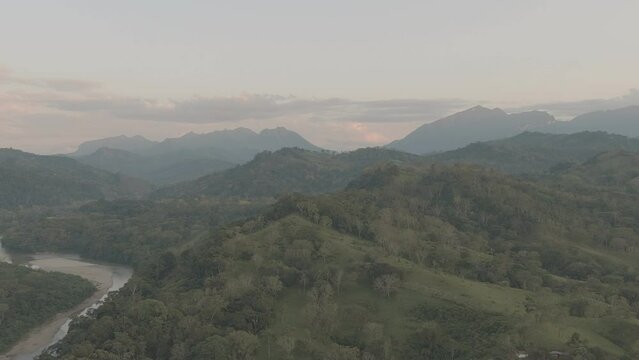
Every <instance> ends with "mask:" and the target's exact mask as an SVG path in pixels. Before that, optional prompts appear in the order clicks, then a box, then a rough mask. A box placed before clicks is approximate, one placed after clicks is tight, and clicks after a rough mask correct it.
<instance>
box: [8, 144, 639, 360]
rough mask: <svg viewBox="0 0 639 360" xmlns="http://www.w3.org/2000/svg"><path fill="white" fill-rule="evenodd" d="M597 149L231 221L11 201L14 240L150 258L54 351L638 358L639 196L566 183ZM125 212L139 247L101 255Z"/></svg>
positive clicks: (307, 199) (295, 197)
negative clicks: (547, 171) (63, 210)
mask: <svg viewBox="0 0 639 360" xmlns="http://www.w3.org/2000/svg"><path fill="white" fill-rule="evenodd" d="M615 154H623V153H615ZM613 155H614V154H611V155H610V156H613ZM602 156H603V155H602ZM596 164H597V161H596V159H593V160H592V161H589V162H586V163H584V164H581V165H578V166H575V167H571V168H569V169H565V170H563V171H562V172H561V175H548V178H540V179H537V180H530V179H529V180H523V179H519V178H516V177H512V176H509V175H504V174H502V173H499V172H497V171H495V170H490V169H485V168H481V167H476V166H470V165H452V166H451V165H429V164H426V165H419V164H417V165H413V166H406V165H402V164H399V165H398V164H395V163H386V164H383V165H379V166H377V167H374V168H373V169H369V170H368V171H366V172H365V173H364V174H363V175H362V176H360V177H358V178H357V179H356V180H354V181H352V182H351V183H350V184H349V185H348V187H347V188H346V189H345V190H343V191H339V192H336V193H333V194H325V195H316V196H309V195H302V194H291V195H286V196H283V197H281V198H280V199H279V200H278V201H277V203H275V204H273V205H272V206H270V207H268V208H267V209H266V210H265V211H262V212H260V213H259V214H258V215H255V216H253V217H251V218H250V219H247V220H243V221H238V222H234V223H227V224H226V225H223V226H217V224H218V223H216V222H214V223H213V224H212V225H211V226H204V224H205V222H204V221H199V220H197V218H195V220H194V218H193V217H192V214H190V213H189V211H188V210H185V214H190V215H185V216H182V217H181V216H174V215H175V214H171V215H170V216H168V215H165V216H162V215H160V214H162V211H160V212H159V213H155V214H154V213H153V211H150V212H149V211H147V210H143V209H140V208H137V209H136V207H138V206H140V207H143V206H151V208H153V207H155V206H160V205H157V204H155V203H154V205H149V204H151V203H150V202H149V203H146V205H144V204H145V203H141V202H129V203H126V206H123V203H122V202H107V201H103V202H99V203H95V204H93V205H87V206H85V207H83V208H82V209H81V210H79V211H77V212H74V213H73V215H72V216H73V217H75V220H69V218H68V217H35V218H34V217H32V216H25V217H17V218H14V219H13V222H12V224H11V225H10V226H9V229H8V232H7V233H8V236H7V237H6V239H5V243H6V244H7V245H8V246H12V247H15V246H17V247H20V246H21V245H20V244H29V245H28V246H29V247H30V248H31V249H38V250H42V249H48V248H50V247H53V248H54V249H59V248H61V247H64V246H67V245H66V244H69V245H68V246H70V247H71V248H73V247H78V248H79V249H83V246H84V248H92V249H94V250H92V251H96V250H97V249H109V250H108V251H106V252H104V253H100V252H97V251H96V252H93V253H91V252H88V253H87V254H88V255H90V256H96V257H97V256H100V257H105V256H106V257H107V258H112V259H114V260H121V261H127V260H130V259H132V256H134V257H135V258H136V259H139V258H140V257H143V258H144V259H145V260H144V261H140V262H139V263H138V264H137V271H136V274H135V275H134V277H133V279H132V280H131V281H130V282H129V283H128V284H127V285H126V286H125V288H124V289H123V290H122V291H120V292H119V293H118V294H117V295H116V296H113V297H112V298H111V300H110V301H109V302H107V304H106V305H104V306H103V307H101V308H100V309H99V310H97V311H96V312H95V313H94V314H93V316H92V317H91V318H86V319H79V320H77V321H76V322H75V323H74V326H73V327H72V329H71V332H70V333H69V335H68V336H67V338H66V339H65V340H64V341H62V342H61V343H60V344H58V346H57V347H56V350H55V352H53V353H50V354H47V355H43V356H42V358H43V359H49V358H60V359H80V358H92V359H123V358H131V359H253V358H256V359H286V358H292V359H421V358H426V359H442V358H451V357H452V358H454V359H511V358H513V356H514V354H516V353H517V352H519V351H523V352H526V353H528V354H533V355H534V354H538V355H539V356H542V354H547V353H548V352H550V351H560V352H564V353H567V354H568V353H570V354H572V355H573V358H575V359H633V358H636V356H637V355H638V354H637V347H636V346H637V344H636V335H635V334H637V333H638V332H639V320H637V314H638V313H639V286H638V285H637V280H638V279H639V273H637V271H636V268H635V264H636V261H635V260H634V251H635V250H636V249H637V245H638V244H639V235H638V234H639V233H638V231H639V223H637V222H636V220H635V219H637V218H638V217H637V216H636V215H637V211H639V207H637V205H636V204H637V203H639V202H637V200H639V199H636V198H635V196H636V195H634V194H633V193H631V192H626V191H625V190H623V189H624V188H620V187H618V186H616V185H615V186H611V185H610V183H608V182H603V183H597V184H590V183H588V182H581V186H582V187H581V188H574V187H573V186H571V184H572V183H573V182H574V181H576V180H575V179H579V178H580V176H585V177H586V178H590V175H583V174H590V173H591V171H595V170H596V169H597V166H595V165H596ZM616 171H618V172H619V173H620V174H626V173H628V174H631V173H632V170H631V169H630V168H629V167H628V166H623V167H622V168H619V169H616ZM613 173H614V172H613ZM580 174H582V175H580ZM588 189H591V190H593V191H588ZM594 189H596V191H594ZM622 191H623V197H621V196H620V195H619V193H620V192H622ZM204 199H205V198H201V199H200V200H199V201H204ZM182 201H184V200H182ZM185 204H188V202H187V203H185ZM174 205H175V204H172V205H170V206H168V207H167V209H168V208H173V207H174ZM92 207H93V208H92ZM160 208H161V207H160ZM185 208H187V209H189V208H191V206H186V205H185ZM96 209H99V212H98V213H97V214H99V215H98V216H96ZM164 211H167V210H164ZM199 212H200V211H199V210H196V209H193V213H199ZM260 214H261V215H260ZM246 215H248V214H246ZM68 216H71V215H68ZM217 216H219V214H215V213H212V214H210V215H207V216H203V219H204V218H207V217H208V218H209V219H213V218H215V217H217ZM240 217H241V216H238V217H237V219H239V218H240ZM114 218H120V219H121V220H122V219H126V221H128V222H130V227H129V226H122V223H120V222H115V224H116V225H109V223H111V222H113V221H114ZM23 221H30V222H29V226H24V223H23ZM78 223H82V224H84V225H82V226H81V228H84V230H82V231H78ZM142 223H145V224H148V228H146V229H145V228H144V227H143V226H142ZM186 224H199V225H198V227H196V228H197V229H199V230H198V231H194V228H193V227H191V228H188V227H185V226H186ZM125 228H129V229H138V228H139V229H140V230H139V231H129V233H127V236H128V238H127V240H126V241H123V242H122V244H124V243H126V244H129V245H128V246H131V249H128V250H126V253H127V254H129V255H128V256H126V257H122V258H120V259H118V258H117V256H112V255H105V254H111V251H113V254H118V253H122V251H123V249H121V248H119V247H118V246H116V244H118V243H119V240H116V239H119V238H120V236H121V231H122V229H125ZM16 229H19V230H16ZM52 229H55V231H53V230H52ZM176 229H183V230H181V231H177V233H178V234H179V236H176V235H175V234H174V231H176ZM151 230H152V231H153V232H150V231H151ZM149 232H150V233H149ZM39 234H47V235H48V236H46V237H45V236H42V235H39ZM71 234H72V235H71ZM163 239H172V240H168V241H165V240H163ZM94 240H95V241H94ZM156 241H157V243H156ZM111 242H112V243H111ZM156 245H157V246H156ZM138 246H139V247H140V248H141V249H143V250H142V251H138V250H137V249H135V248H136V247H138ZM132 254H133V255H132Z"/></svg>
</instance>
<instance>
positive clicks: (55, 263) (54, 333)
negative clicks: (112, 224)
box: [0, 239, 133, 360]
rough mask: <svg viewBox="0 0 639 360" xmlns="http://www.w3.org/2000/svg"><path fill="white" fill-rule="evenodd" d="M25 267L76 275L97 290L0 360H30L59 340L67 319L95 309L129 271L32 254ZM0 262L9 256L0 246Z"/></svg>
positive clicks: (77, 259)
mask: <svg viewBox="0 0 639 360" xmlns="http://www.w3.org/2000/svg"><path fill="white" fill-rule="evenodd" d="M0 240H1V239H0ZM30 258H31V259H30V260H29V261H28V263H27V264H25V265H28V266H30V267H33V268H37V269H42V270H44V271H58V272H62V273H67V274H74V275H79V276H81V277H83V278H85V279H87V280H89V281H91V282H92V283H93V284H95V285H96V287H97V288H98V291H96V293H95V294H94V295H93V296H91V297H90V298H89V299H86V300H85V301H84V302H82V304H80V305H78V306H76V307H75V308H73V309H71V310H69V311H67V312H65V313H61V314H57V315H56V316H55V317H54V318H53V319H50V320H49V321H47V322H46V323H44V324H42V325H41V326H39V327H38V328H36V329H34V330H32V331H31V332H30V333H29V334H27V335H26V336H25V337H24V338H23V339H21V340H20V342H18V343H17V344H16V345H15V346H14V347H13V348H12V349H11V350H9V352H7V353H6V354H2V355H0V360H5V359H10V360H31V359H33V358H34V357H36V356H37V355H38V354H40V353H41V352H42V351H44V350H45V349H46V348H48V347H49V346H51V345H53V344H55V343H56V342H58V341H60V340H61V339H62V338H64V336H66V334H67V332H68V331H69V324H70V323H71V320H72V319H73V318H74V317H76V316H79V315H84V314H86V313H87V312H88V311H90V310H91V309H96V308H98V307H99V306H100V305H101V304H102V302H103V301H104V299H106V297H107V295H108V293H109V292H111V291H117V290H119V289H120V288H121V287H122V286H124V284H126V282H127V281H128V280H129V279H130V278H131V275H132V274H133V271H132V270H131V268H128V267H126V266H120V265H113V264H104V263H96V262H92V261H89V260H86V259H82V258H80V257H79V256H76V255H68V254H54V253H47V254H34V255H31V256H30ZM0 261H4V262H11V256H10V254H9V253H8V252H7V251H6V250H4V249H3V248H2V244H1V243H0Z"/></svg>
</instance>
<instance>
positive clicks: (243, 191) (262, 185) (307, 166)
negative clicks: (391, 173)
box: [155, 148, 419, 197]
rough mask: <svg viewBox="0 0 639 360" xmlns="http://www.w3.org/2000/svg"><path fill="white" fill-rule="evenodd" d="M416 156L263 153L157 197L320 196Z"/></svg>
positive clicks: (383, 151) (378, 152)
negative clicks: (373, 167) (385, 165)
mask: <svg viewBox="0 0 639 360" xmlns="http://www.w3.org/2000/svg"><path fill="white" fill-rule="evenodd" d="M417 159H419V157H418V156H415V155H411V154H407V153H403V152H399V151H395V150H388V149H381V148H366V149H359V150H356V151H352V152H348V153H342V154H331V153H326V152H314V151H309V150H304V149H296V148H285V149H281V150H278V151H275V152H268V151H267V152H263V153H260V154H258V155H256V156H255V158H254V159H253V160H252V161H250V162H248V163H246V164H244V165H240V166H238V167H235V168H233V169H229V170H226V171H224V172H220V173H216V174H212V175H207V176H204V177H202V178H199V179H197V180H195V181H191V182H185V183H181V184H177V185H175V186H171V187H167V188H164V189H160V190H158V191H157V192H156V193H155V196H156V197H196V196H215V197H226V196H240V197H270V196H276V195H278V194H282V193H290V192H303V193H322V192H328V191H333V190H338V189H342V188H344V187H345V186H346V185H347V184H348V183H349V182H350V181H351V180H353V179H354V178H355V177H357V176H358V175H359V174H361V172H362V171H363V170H364V169H365V168H366V167H368V166H370V165H372V164H375V163H379V162H385V161H399V162H410V161H416V160H417Z"/></svg>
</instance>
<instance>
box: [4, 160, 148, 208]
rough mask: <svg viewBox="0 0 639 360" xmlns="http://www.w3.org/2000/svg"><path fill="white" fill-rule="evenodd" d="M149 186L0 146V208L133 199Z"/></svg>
mask: <svg viewBox="0 0 639 360" xmlns="http://www.w3.org/2000/svg"><path fill="white" fill-rule="evenodd" d="M150 190H151V186H150V185H149V184H147V183H145V182H144V181H142V180H138V179H134V178H130V177H127V176H123V175H117V174H112V173H109V172H107V171H104V170H99V169H96V168H93V167H90V166H87V165H84V164H81V163H79V162H77V161H76V160H73V159H70V158H67V157H62V156H41V155H34V154H30V153H25V152H22V151H19V150H13V149H0V207H2V208H15V207H22V206H33V205H59V204H64V203H71V202H77V201H86V200H96V199H102V198H105V199H116V198H135V197H139V196H141V195H143V194H146V193H147V192H149V191H150Z"/></svg>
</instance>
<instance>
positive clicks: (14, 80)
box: [0, 67, 100, 92]
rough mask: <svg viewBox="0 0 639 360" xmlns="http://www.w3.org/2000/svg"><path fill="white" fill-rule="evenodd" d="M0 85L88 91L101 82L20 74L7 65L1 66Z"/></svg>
mask: <svg viewBox="0 0 639 360" xmlns="http://www.w3.org/2000/svg"><path fill="white" fill-rule="evenodd" d="M0 85H2V86H4V87H10V88H12V89H15V88H16V87H22V88H27V89H29V88H31V89H34V88H35V89H40V90H50V91H58V92H88V91H93V90H95V89H98V88H99V87H100V84H99V83H97V82H93V81H85V80H77V79H63V78H34V77H25V76H19V75H16V74H15V73H13V72H12V71H11V70H10V69H8V68H6V67H0Z"/></svg>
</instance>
